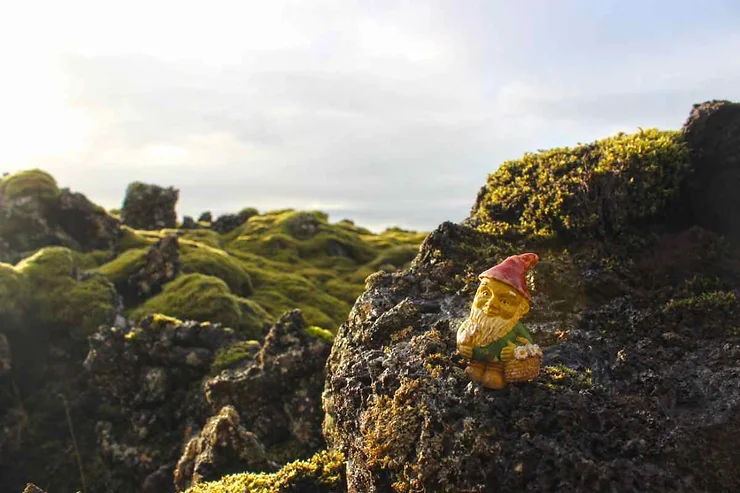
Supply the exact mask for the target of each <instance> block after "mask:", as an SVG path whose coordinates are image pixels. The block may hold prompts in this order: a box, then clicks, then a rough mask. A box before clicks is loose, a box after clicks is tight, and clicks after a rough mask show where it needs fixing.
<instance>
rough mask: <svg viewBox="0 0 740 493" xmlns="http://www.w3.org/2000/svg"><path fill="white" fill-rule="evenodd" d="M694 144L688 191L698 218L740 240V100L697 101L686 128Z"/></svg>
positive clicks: (705, 223)
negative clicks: (738, 212) (692, 165)
mask: <svg viewBox="0 0 740 493" xmlns="http://www.w3.org/2000/svg"><path fill="white" fill-rule="evenodd" d="M682 131H683V134H684V137H685V138H686V140H687V142H688V143H689V145H690V147H691V152H692V160H693V162H694V175H693V177H692V179H691V181H690V182H689V183H688V187H687V188H688V195H689V198H690V201H691V211H692V212H693V216H694V220H695V221H696V222H697V223H698V224H700V225H702V226H704V227H706V228H708V229H711V230H713V231H716V232H718V233H721V234H724V235H727V236H728V237H729V238H730V239H731V240H733V241H735V242H737V241H740V216H739V215H738V214H734V213H733V212H732V211H737V210H739V209H740V197H738V194H737V190H738V188H740V104H739V103H731V102H729V101H710V102H706V103H703V104H698V105H695V106H694V108H693V110H692V111H691V115H690V116H689V118H688V120H687V121H686V124H685V125H684V127H683V129H682Z"/></svg>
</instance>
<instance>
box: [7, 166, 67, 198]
mask: <svg viewBox="0 0 740 493" xmlns="http://www.w3.org/2000/svg"><path fill="white" fill-rule="evenodd" d="M0 194H2V195H5V196H6V197H8V198H11V199H14V198H18V197H26V196H35V197H39V198H41V199H44V200H46V199H53V198H55V197H57V196H58V195H59V187H58V186H57V182H56V180H55V179H54V177H53V176H51V175H50V174H49V173H47V172H45V171H41V170H40V169H31V170H26V171H19V172H18V173H13V174H12V175H8V176H6V177H5V178H3V179H2V180H1V181H0Z"/></svg>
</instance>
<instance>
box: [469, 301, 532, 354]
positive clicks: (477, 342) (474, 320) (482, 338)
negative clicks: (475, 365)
mask: <svg viewBox="0 0 740 493" xmlns="http://www.w3.org/2000/svg"><path fill="white" fill-rule="evenodd" d="M518 320H519V317H516V316H514V317H512V318H510V319H503V318H501V317H489V316H488V315H486V314H485V313H484V312H483V311H482V310H479V309H477V308H475V307H473V308H471V310H470V316H469V317H468V318H467V319H466V320H465V322H463V324H462V325H461V326H460V328H459V329H458V331H457V342H458V344H464V345H468V346H474V347H481V346H487V345H488V344H490V343H492V342H494V341H496V340H498V339H501V338H502V337H503V336H505V335H506V334H507V333H508V332H509V331H510V330H511V329H513V328H514V326H515V325H516V323H517V321H518Z"/></svg>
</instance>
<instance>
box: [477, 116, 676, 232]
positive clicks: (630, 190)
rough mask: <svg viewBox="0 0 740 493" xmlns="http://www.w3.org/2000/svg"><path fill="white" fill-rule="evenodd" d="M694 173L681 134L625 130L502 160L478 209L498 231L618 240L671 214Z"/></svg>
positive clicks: (480, 219)
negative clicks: (589, 141) (686, 180)
mask: <svg viewBox="0 0 740 493" xmlns="http://www.w3.org/2000/svg"><path fill="white" fill-rule="evenodd" d="M689 170H690V162H689V147H688V146H687V145H686V144H685V143H684V140H683V137H682V136H681V134H680V133H678V132H662V131H659V130H655V129H650V130H645V131H641V132H639V133H636V134H630V135H627V134H618V135H616V136H614V137H610V138H607V139H603V140H599V141H596V142H594V143H592V144H588V145H580V146H578V147H575V148H572V149H571V148H560V149H553V150H549V151H543V152H539V153H536V154H525V156H524V157H523V158H522V159H520V160H516V161H509V162H506V163H504V164H502V165H501V167H500V168H499V169H498V170H497V171H496V172H495V173H493V174H491V175H490V176H489V178H488V183H487V184H486V186H485V187H483V188H482V189H481V191H480V193H479V195H478V199H477V201H476V204H475V206H474V208H473V213H472V214H473V218H474V219H475V220H477V221H478V224H480V227H481V228H483V229H484V230H486V231H488V232H491V233H506V234H510V235H534V236H537V237H545V238H553V237H560V238H561V239H573V238H589V237H598V238H606V237H614V235H617V234H619V233H622V232H624V231H625V230H628V229H630V228H636V227H638V226H639V225H640V224H643V223H644V222H645V221H648V220H653V219H656V218H660V217H665V216H666V215H667V214H668V211H666V207H667V206H668V205H669V204H671V203H672V201H675V200H676V199H677V198H678V195H679V191H680V188H681V184H682V180H683V179H684V178H685V177H686V175H687V174H688V172H689Z"/></svg>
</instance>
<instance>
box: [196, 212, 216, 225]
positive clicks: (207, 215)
mask: <svg viewBox="0 0 740 493" xmlns="http://www.w3.org/2000/svg"><path fill="white" fill-rule="evenodd" d="M198 222H199V223H211V222H213V214H211V212H210V211H206V212H204V213H203V214H201V215H200V216H198Z"/></svg>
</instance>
